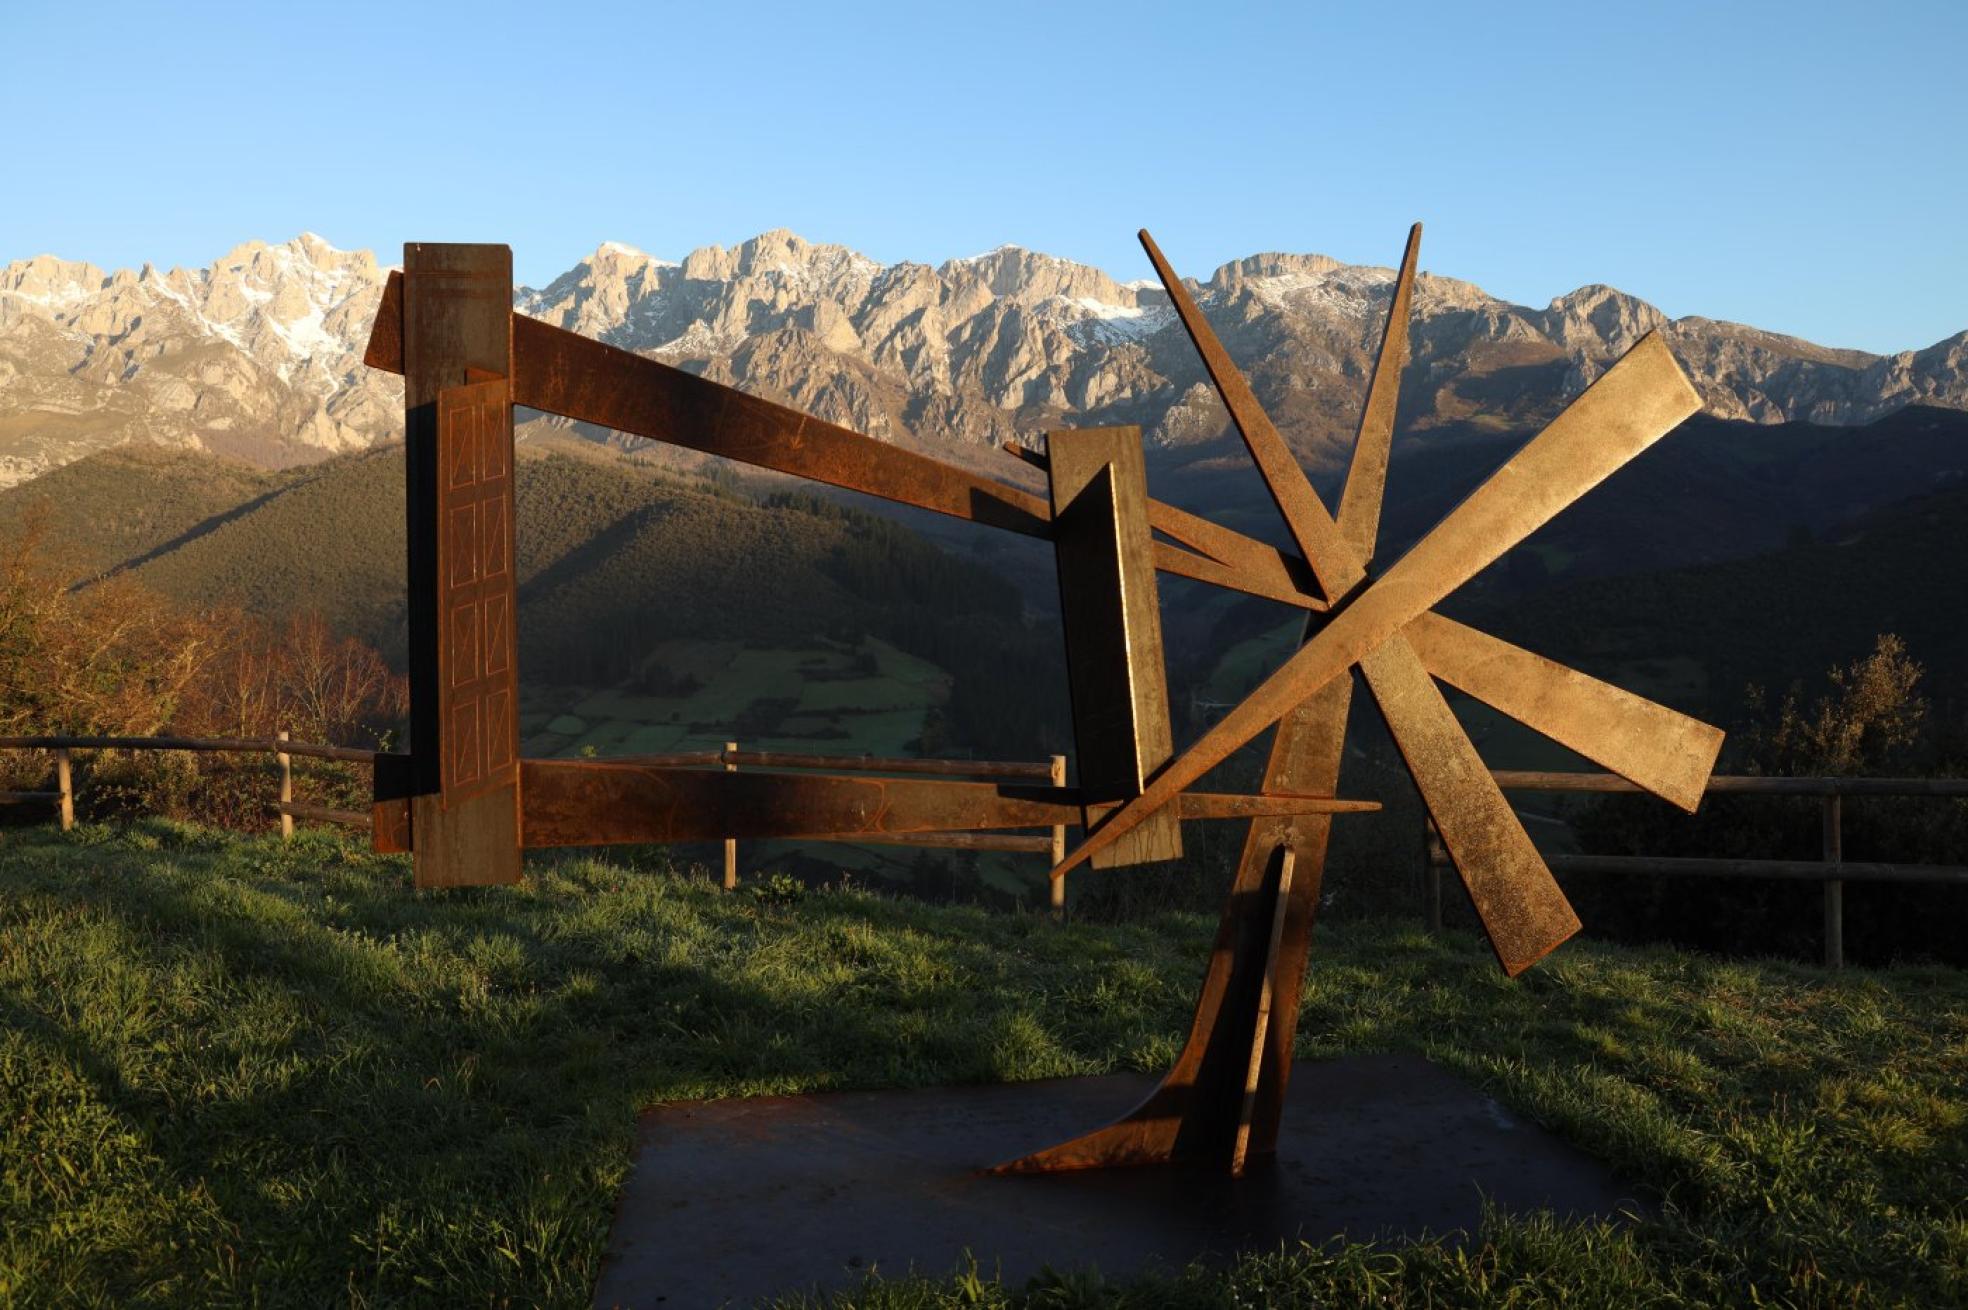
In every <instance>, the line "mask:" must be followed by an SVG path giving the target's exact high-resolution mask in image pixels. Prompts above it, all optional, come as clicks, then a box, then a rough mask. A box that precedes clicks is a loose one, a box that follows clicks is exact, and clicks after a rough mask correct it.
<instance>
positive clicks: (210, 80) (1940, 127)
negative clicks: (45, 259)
mask: <svg viewBox="0 0 1968 1310" xmlns="http://www.w3.org/2000/svg"><path fill="white" fill-rule="evenodd" d="M0 46H6V47H11V49H10V52H9V53H8V54H7V55H6V57H5V61H4V67H5V75H4V77H0V121H5V122H6V123H8V125H9V132H8V139H7V144H6V148H5V150H4V152H0V161H4V163H0V260H6V259H12V258H20V257H23V256H26V255H31V254H36V253H41V252H44V251H46V252H51V253H56V254H60V255H63V256H66V257H68V258H78V259H88V260H91V261H94V262H96V263H98V264H102V265H105V266H122V265H134V264H138V263H141V262H142V261H144V260H146V259H148V260H151V261H153V262H155V263H158V264H160V265H169V264H203V263H207V262H210V260H211V259H212V258H213V257H214V256H215V255H217V254H219V253H221V252H223V251H225V250H227V249H229V248H230V247H232V246H233V245H235V244H237V243H238V242H240V241H242V240H245V239H248V238H253V237H257V238H261V239H264V240H282V239H285V238H287V237H290V236H292V235H294V234H295V233H297V232H299V231H302V230H304V229H306V230H312V231H316V232H319V233H320V234H321V235H323V236H325V237H327V238H328V239H329V240H330V241H332V242H334V243H335V244H337V245H341V246H366V247H370V248H373V249H375V250H377V251H378V253H379V254H381V255H383V256H384V258H385V259H386V260H389V261H392V262H393V261H394V260H395V258H396V257H397V256H396V252H397V251H398V250H399V249H400V247H401V245H402V243H403V241H404V240H406V239H415V240H502V241H506V242H509V243H510V244H511V245H512V246H513V248H514V254H515V258H516V260H517V264H518V272H519V275H520V277H521V279H522V280H525V281H533V282H538V281H543V280H545V279H546V278H549V277H551V276H553V275H554V274H556V273H558V272H560V271H562V270H564V269H565V268H567V267H568V266H569V265H571V264H572V263H574V262H575V261H576V260H577V259H579V258H580V257H581V256H582V255H583V254H585V253H586V252H588V251H591V250H592V249H593V248H594V247H595V246H596V245H598V244H599V243H600V242H602V241H603V240H619V241H626V242H629V243H630V244H633V245H637V246H640V247H642V248H643V249H646V250H649V251H650V252H652V253H655V254H659V255H664V256H668V257H678V256H680V255H682V254H683V253H684V252H686V251H687V250H689V249H691V248H692V247H695V246H699V245H709V244H724V245H730V244H733V243H735V242H737V241H740V240H742V239H744V238H745V237H747V236H750V235H752V234H754V233H757V232H759V231H762V230H765V229H768V228H774V227H788V228H791V229H793V230H794V231H796V232H799V233H801V234H802V235H804V236H807V237H809V238H812V239H814V240H824V241H838V242H842V243H845V244H848V245H851V246H854V247H856V248H857V249H860V250H862V251H865V252H866V253H868V254H870V255H872V256H874V257H875V258H877V259H881V260H884V261H894V260H902V259H912V260H921V261H927V262H936V261H940V260H942V259H944V258H947V257H950V256H953V255H964V254H973V253H976V252H978V251H980V250H985V249H988V248H990V247H992V246H995V245H998V244H1000V243H1003V242H1015V243H1017V244H1020V245H1025V246H1029V247H1033V248H1035V249H1042V250H1046V251H1050V252H1052V253H1055V254H1059V255H1064V256H1068V257H1070V258H1074V259H1079V260H1085V261H1088V262H1091V263H1095V264H1098V265H1100V266H1102V267H1104V268H1106V269H1108V270H1109V271H1111V272H1113V273H1114V274H1116V275H1117V276H1119V277H1122V278H1124V279H1125V278H1132V277H1140V276H1145V275H1147V274H1148V272H1149V270H1148V267H1147V264H1146V261H1145V260H1144V259H1143V257H1142V256H1141V254H1140V251H1139V249H1138V247H1137V246H1136V245H1135V243H1134V231H1135V229H1136V228H1137V227H1141V226H1144V225H1145V226H1147V227H1148V228H1150V229H1151V230H1152V231H1154V232H1155V234H1156V236H1157V238H1158V239H1159V240H1160V241H1161V243H1162V245H1163V247H1164V249H1166V250H1167V251H1168V252H1169V255H1170V258H1171V259H1172V260H1173V261H1174V262H1175V264H1176V266H1177V267H1178V268H1179V269H1181V270H1182V271H1184V272H1187V273H1191V274H1194V275H1198V276H1202V275H1207V273H1208V272H1209V270H1210V269H1212V268H1214V267H1215V266H1216V265H1217V264H1219V263H1222V262H1224V261H1225V260H1228V259H1231V258H1235V257H1237V256H1239V255H1243V254H1248V253H1250V252H1252V251H1257V250H1293V251H1320V252H1323V253H1326V254H1330V255H1334V256H1337V257H1339V258H1341V259H1345V260H1349V261H1355V262H1375V263H1383V264H1387V263H1392V262H1393V261H1394V260H1395V258H1396V257H1397V256H1398V254H1399V251H1400V245H1401V240H1402V237H1403V234H1404V232H1405V228H1406V225H1407V224H1408V223H1409V222H1411V221H1413V220H1415V219H1421V220H1423V221H1424V222H1425V223H1426V224H1427V235H1426V238H1425V240H1424V243H1423V249H1422V255H1423V259H1422V263H1423V267H1424V268H1426V269H1429V270H1430V271H1433V272H1438V273H1444V274H1449V275H1452V276H1456V277H1462V278H1466V279H1468V280H1470V281H1473V282H1476V283H1478V284H1480V285H1482V286H1483V287H1485V288H1486V289H1488V290H1489V291H1491V292H1492V293H1494V294H1497V295H1502V296H1505V297H1508V298H1510V299H1513V300H1518V301H1522V302H1525V303H1529V304H1534V305H1542V304H1543V303H1545V302H1546V301H1547V300H1549V299H1550V298H1551V297H1552V296H1554V295H1557V294H1560V293H1562V292H1565V291H1569V290H1571V289H1573V288H1574V287H1577V286H1580V285H1582V284H1585V283H1589V282H1606V283H1610V284H1612V285H1614V286H1617V287H1620V288H1621V289H1623V290H1626V291H1629V292H1632V293H1633V294H1636V295H1639V296H1643V297H1645V298H1646V299H1649V300H1651V301H1653V302H1654V303H1656V304H1658V305H1659V306H1661V307H1662V308H1663V309H1665V310H1666V311H1667V312H1668V313H1670V314H1673V315H1682V314H1704V315H1708V316H1711V317H1716V318H1729V319H1736V320H1739V321H1743V322H1749V323H1754V324H1756V325H1758V326H1760V327H1766V328H1770V329H1773V330H1777V331H1784V332H1791V333H1795V334H1797V335H1800V336H1804V337H1808V338H1810V339H1812V340H1815V341H1819V342H1822V343H1824V344H1827V345H1835V346H1856V347H1861V348H1864V349H1870V350H1879V351H1888V350H1899V349H1907V348H1912V347H1919V346H1924V345H1928V344H1930V343H1932V342H1934V341H1936V340H1938V339H1940V338H1942V337H1944V336H1947V335H1950V334H1952V333H1954V332H1958V331H1960V330H1962V329H1964V328H1968V222H1964V217H1963V215H1964V208H1968V205H1965V204H1964V202H1968V134H1964V122H1965V121H1968V116H1965V115H1964V112H1963V110H1964V106H1965V105H1968V94H1964V91H1963V73H1962V71H1961V70H1962V68H1963V67H1968V3H1963V2H1962V0H1936V2H1930V3H1873V4H1865V5H1859V4H1852V5H1830V4H1817V3H1812V2H1811V0H1794V2H1793V3H1788V4H1771V5H1763V4H1735V5H1727V4H1703V5H1648V4H1642V3H1638V2H1637V0H1620V2H1619V3H1609V4H1603V5H1583V4H1582V5H1509V4H1501V3H1467V4H1460V5H1442V6H1435V5H1429V4H1419V3H1410V4H1405V5H1367V4H1358V5H1351V4H1349V5H1305V4H1300V5H1277V6H1273V5H1248V4H1238V3H1230V2H1227V0H1211V2H1210V3H1205V4H1188V5H1172V6H1166V7H1159V6H1156V5H1153V4H1149V3H1134V4H1125V5H1067V4H1053V5H1026V4H1021V3H992V4H975V5H962V4H939V3H936V2H935V0H927V2H925V0H915V2H913V3H884V4H870V5H859V6H846V5H839V6H830V5H825V4H804V5H779V4H773V3H743V4H737V5H733V4H722V5H713V4H706V3H699V4H695V5H689V6H665V5H648V4H621V5H617V4H584V3H578V2H576V0H561V2H559V3H547V4H539V3H536V4H530V5H514V6H502V5H499V4H496V3H489V2H483V0H481V2H479V3H473V4H469V5H449V4H442V5H440V4H417V3H413V2H412V0H398V3H394V4H388V5H379V4H368V3H338V4H328V5H271V4H269V5H264V6H262V5H222V4H177V5H155V4H147V5H125V4H119V3H98V4H90V5H87V6H80V5H74V4H72V3H44V2H43V0H6V3H5V4H4V5H0Z"/></svg>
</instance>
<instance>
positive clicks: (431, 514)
mask: <svg viewBox="0 0 1968 1310" xmlns="http://www.w3.org/2000/svg"><path fill="white" fill-rule="evenodd" d="M403 268H404V273H403V279H402V287H403V292H402V298H401V301H402V303H401V319H400V328H399V331H400V341H401V352H402V361H403V405H404V451H405V462H406V488H405V490H406V514H407V526H408V529H409V588H410V597H411V601H410V605H409V675H410V718H411V723H410V748H411V757H410V761H409V763H408V765H407V767H405V768H393V769H383V768H378V769H377V772H376V779H377V785H378V789H379V790H378V792H377V798H378V799H379V800H394V799H399V798H405V799H407V800H408V802H409V806H408V809H409V824H410V829H411V834H412V835H411V838H410V844H411V847H412V853H413V857H414V864H415V870H416V881H417V885H418V886H420V887H456V886H472V885H486V884H497V883H511V882H517V881H518V880H519V876H520V856H519V850H520V833H519V811H520V806H519V795H518V787H519V778H518V765H517V756H518V735H517V716H516V714H515V707H514V704H513V694H514V692H515V691H516V686H517V684H516V678H517V670H516V668H515V666H514V658H513V615H514V611H515V609H516V606H515V604H514V579H513V569H512V539H513V522H512V506H513V483H512V407H511V398H510V394H509V390H508V387H507V383H506V381H505V379H507V378H509V377H510V376H511V374H512V351H513V344H512V323H513V318H512V252H511V250H509V249H508V248H506V247H505V246H493V245H439V244H426V243H412V244H410V245H406V246H405V247H404V250H403ZM386 308H387V307H386ZM386 316H387V315H384V317H386ZM374 344H375V342H374V341H373V339H372V345H374ZM386 788H401V789H403V790H400V791H392V790H385V789H386Z"/></svg>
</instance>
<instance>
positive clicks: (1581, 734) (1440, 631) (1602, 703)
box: [1402, 614, 1722, 814]
mask: <svg viewBox="0 0 1968 1310" xmlns="http://www.w3.org/2000/svg"><path fill="white" fill-rule="evenodd" d="M1402 632H1403V635H1405V636H1406V637H1407V639H1408V641H1409V643H1410V644H1412V645H1413V647H1414V650H1415V653H1416V654H1417V655H1419V656H1420V657H1421V662H1422V663H1423V664H1424V665H1425V666H1427V669H1428V671H1429V672H1430V673H1432V674H1434V675H1435V676H1436V677H1438V678H1440V679H1441V680H1442V681H1444V682H1446V683H1449V684H1450V685H1452V686H1455V687H1458V688H1460V689H1461V690H1463V691H1466V692H1468V693H1469V694H1470V695H1471V696H1474V697H1475V698H1476V699H1478V700H1480V701H1482V702H1483V703H1484V704H1486V705H1491V706H1494V707H1495V708H1497V709H1499V710H1501V711H1503V712H1504V713H1505V714H1508V715H1509V716H1510V717H1511V718H1513V719H1516V720H1517V721H1518V722H1519V723H1522V724H1524V725H1526V726H1527V727H1531V728H1535V729H1536V730H1537V731H1539V732H1541V733H1543V734H1544V735H1545V736H1547V737H1549V738H1551V739H1552V740H1553V741H1555V742H1557V743H1558V744H1559V745H1561V746H1565V747H1568V748H1570V749H1571V750H1575V751H1577V752H1578V753H1579V754H1580V755H1583V756H1585V757H1586V758H1587V759H1589V760H1591V761H1592V762H1593V763H1595V764H1597V765H1599V766H1601V767H1602V768H1606V769H1610V770H1611V771H1612V772H1614V773H1617V774H1619V775H1620V776H1621V777H1622V778H1625V779H1627V780H1628V781H1629V782H1633V783H1636V784H1638V785H1639V786H1641V787H1644V788H1646V789H1647V790H1648V791H1650V792H1652V793H1653V794H1654V795H1656V796H1659V797H1660V798H1661V799H1663V800H1666V801H1670V802H1672V803H1673V804H1675V805H1679V806H1680V807H1681V808H1682V809H1684V810H1687V811H1688V812H1689V813H1690V814H1692V813H1694V811H1695V808H1696V806H1698V805H1700V804H1701V798H1702V789H1703V788H1704V787H1705V786H1707V784H1708V775H1709V774H1710V772H1712V771H1713V770H1714V768H1715V757H1716V755H1717V754H1718V753H1720V751H1721V749H1722V731H1721V730H1720V729H1719V728H1711V727H1710V726H1708V725H1707V724H1706V723H1703V722H1701V721H1700V720H1699V719H1691V718H1689V717H1688V716H1687V715H1685V714H1677V713H1676V712H1675V711H1673V710H1670V709H1668V708H1667V707H1666V706H1664V705H1656V704H1654V703H1653V702H1652V701H1650V700H1646V699H1644V698H1643V697H1640V696H1635V695H1634V694H1633V693H1632V692H1629V691H1622V690H1620V689H1619V688H1618V687H1615V686H1612V685H1611V684H1610V683H1605V682H1601V681H1599V679H1597V678H1594V677H1590V676H1588V675H1586V674H1583V673H1580V672H1578V671H1577V670H1576V669H1568V668H1566V667H1565V666H1564V665H1562V664H1558V663H1555V662H1553V661H1551V660H1548V659H1545V658H1544V657H1543V656H1542V655H1534V654H1532V653H1531V652H1530V651H1527V650H1525V649H1523V648H1522V647H1519V646H1513V645H1511V644H1510V643H1509V642H1507V641H1503V640H1500V639H1498V638H1496V637H1492V636H1490V635H1489V634H1488V633H1484V632H1478V631H1477V630H1476V629H1474V628H1470V627H1465V626H1464V625H1462V624H1460V623H1457V622H1456V621H1455V620H1453V619H1445V618H1443V617H1442V616H1441V615H1439V614H1423V615H1421V616H1420V617H1418V618H1416V619H1415V620H1414V621H1413V622H1412V623H1410V624H1408V626H1407V627H1406V628H1404V629H1403V630H1402Z"/></svg>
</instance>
